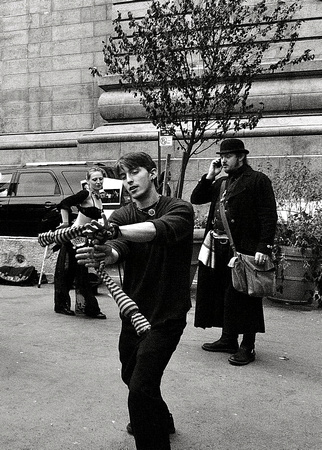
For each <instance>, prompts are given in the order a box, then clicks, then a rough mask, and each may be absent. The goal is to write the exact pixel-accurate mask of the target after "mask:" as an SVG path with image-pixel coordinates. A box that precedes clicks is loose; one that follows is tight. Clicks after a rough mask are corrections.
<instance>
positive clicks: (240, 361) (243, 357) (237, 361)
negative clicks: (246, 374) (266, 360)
mask: <svg viewBox="0 0 322 450" xmlns="http://www.w3.org/2000/svg"><path fill="white" fill-rule="evenodd" d="M255 355H256V353H255V350H254V349H252V350H250V349H247V348H243V347H240V349H239V350H238V352H237V353H235V354H234V355H231V357H230V358H228V361H229V362H230V364H232V365H233V366H246V364H249V363H251V362H253V361H255Z"/></svg>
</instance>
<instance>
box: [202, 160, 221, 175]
mask: <svg viewBox="0 0 322 450" xmlns="http://www.w3.org/2000/svg"><path fill="white" fill-rule="evenodd" d="M220 172H221V159H220V158H217V159H213V160H212V161H211V163H210V167H209V170H208V175H207V177H206V178H208V179H212V178H215V177H216V176H217V175H218V174H219V173H220Z"/></svg>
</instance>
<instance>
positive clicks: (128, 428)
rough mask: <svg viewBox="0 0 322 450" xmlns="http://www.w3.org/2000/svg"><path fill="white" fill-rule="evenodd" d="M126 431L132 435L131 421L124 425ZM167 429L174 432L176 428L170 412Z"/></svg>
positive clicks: (170, 432) (171, 432)
mask: <svg viewBox="0 0 322 450" xmlns="http://www.w3.org/2000/svg"><path fill="white" fill-rule="evenodd" d="M126 431H127V432H128V433H129V434H131V435H133V430H132V425H131V422H130V423H128V424H127V425H126ZM168 431H169V434H175V432H176V429H175V427H174V421H173V417H172V414H171V413H169V423H168Z"/></svg>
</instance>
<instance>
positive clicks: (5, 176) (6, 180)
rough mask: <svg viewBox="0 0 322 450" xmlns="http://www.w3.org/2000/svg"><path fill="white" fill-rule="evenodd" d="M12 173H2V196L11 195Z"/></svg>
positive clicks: (0, 182)
mask: <svg viewBox="0 0 322 450" xmlns="http://www.w3.org/2000/svg"><path fill="white" fill-rule="evenodd" d="M11 178H12V173H0V197H7V196H8V195H10V189H9V187H10V181H11Z"/></svg>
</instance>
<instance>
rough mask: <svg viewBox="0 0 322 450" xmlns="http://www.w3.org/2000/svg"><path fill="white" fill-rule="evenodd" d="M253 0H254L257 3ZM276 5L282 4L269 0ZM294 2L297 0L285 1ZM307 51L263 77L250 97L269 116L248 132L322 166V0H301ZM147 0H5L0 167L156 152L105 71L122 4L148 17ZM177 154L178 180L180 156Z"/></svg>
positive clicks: (193, 171)
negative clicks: (303, 59) (94, 71)
mask: <svg viewBox="0 0 322 450" xmlns="http://www.w3.org/2000/svg"><path fill="white" fill-rule="evenodd" d="M250 1H255V0H250ZM269 1H272V2H273V3H276V2H277V1H278V0H275V1H273V0H269ZM285 1H286V2H288V1H290V0H285ZM300 1H301V3H302V5H303V8H302V10H301V13H300V14H301V18H305V19H306V21H305V23H304V24H303V26H302V28H301V37H300V40H299V42H298V48H299V51H300V50H303V49H306V48H311V49H312V51H313V52H314V53H315V60H314V61H311V62H308V63H304V64H301V65H299V66H294V68H292V70H291V71H289V72H285V74H283V75H280V76H278V77H277V76H276V77H268V78H267V79H262V80H261V81H259V82H257V83H256V84H255V85H254V88H253V90H252V96H254V97H255V98H257V99H262V101H263V102H264V103H265V117H264V118H263V119H262V120H261V121H260V124H259V126H258V127H257V128H256V129H255V130H254V131H252V132H244V133H243V134H241V135H240V136H241V137H242V138H243V139H244V140H245V142H246V146H247V148H249V149H250V150H251V158H253V160H254V162H255V163H258V164H259V163H260V161H262V160H263V159H265V158H270V159H271V160H274V161H278V160H279V159H280V158H283V157H285V156H287V155H288V156H290V157H302V156H304V157H308V158H310V157H313V156H314V157H315V158H316V164H315V165H316V167H320V168H321V166H322V145H321V132H322V78H321V75H322V50H321V42H322V40H321V39H322V32H321V30H322V1H321V0H300ZM147 7H148V2H146V1H136V2H133V1H126V0H125V1H124V0H123V1H118V0H114V2H113V1H112V0H69V1H66V0H2V1H1V3H0V168H1V166H7V165H20V164H24V163H27V162H35V161H41V162H45V161H47V162H48V161H75V160H77V161H80V160H91V161H114V160H115V159H116V158H117V157H118V156H119V155H120V154H121V153H125V152H127V151H132V150H139V149H140V150H144V151H147V152H149V153H150V154H151V155H152V156H153V157H155V158H156V157H157V154H158V151H160V149H159V147H158V133H157V131H156V129H155V128H154V127H153V126H152V125H151V124H149V123H148V122H147V121H146V119H145V116H144V111H143V110H142V108H141V107H140V105H139V104H138V103H137V101H136V100H135V99H134V98H133V97H132V96H130V95H129V94H125V93H122V92H121V91H120V90H119V88H118V85H117V83H116V82H115V79H114V78H113V77H102V78H93V77H92V75H91V73H90V70H89V68H90V67H93V66H95V67H97V68H98V69H99V70H100V71H101V72H104V63H103V55H102V41H105V40H106V39H107V38H108V36H109V35H110V34H111V32H112V19H113V17H114V16H115V14H116V12H117V11H118V10H121V11H123V12H126V11H128V10H131V11H135V14H137V15H140V14H141V13H142V12H144V10H146V8H147ZM215 151H216V147H213V148H212V149H210V150H207V151H206V152H204V153H202V154H201V155H200V157H199V158H196V159H193V160H192V161H191V162H190V164H189V167H188V171H187V175H186V183H185V190H184V196H186V197H188V195H189V193H190V192H191V190H192V187H193V185H194V184H195V182H196V180H197V179H198V178H199V176H200V174H201V173H203V172H204V171H205V170H206V168H207V167H208V165H209V159H210V158H211V157H212V156H213V154H214V153H215ZM161 153H162V158H163V159H162V161H164V158H165V156H166V154H168V153H169V154H171V172H172V176H173V181H175V179H176V176H177V173H178V166H179V163H180V159H181V155H180V154H179V151H178V150H176V148H175V146H173V147H171V148H169V147H166V148H161Z"/></svg>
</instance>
